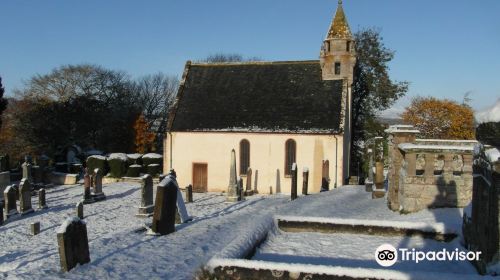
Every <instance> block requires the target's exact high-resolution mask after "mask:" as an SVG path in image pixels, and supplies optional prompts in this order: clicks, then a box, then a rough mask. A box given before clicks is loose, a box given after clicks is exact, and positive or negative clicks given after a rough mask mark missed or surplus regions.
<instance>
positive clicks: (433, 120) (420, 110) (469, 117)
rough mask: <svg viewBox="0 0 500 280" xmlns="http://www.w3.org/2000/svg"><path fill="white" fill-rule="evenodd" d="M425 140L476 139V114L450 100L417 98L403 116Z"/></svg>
mask: <svg viewBox="0 0 500 280" xmlns="http://www.w3.org/2000/svg"><path fill="white" fill-rule="evenodd" d="M402 117H403V121H404V122H405V123H408V124H412V125H414V126H415V127H416V128H417V129H418V130H420V132H421V136H422V137H424V138H435V139H474V112H473V111H472V109H471V108H470V107H469V106H468V105H467V104H459V103H457V102H455V101H452V100H448V99H443V100H440V99H437V98H434V97H426V98H424V97H416V98H414V99H413V100H412V102H411V104H410V106H408V107H407V108H406V110H405V112H404V113H403V115H402Z"/></svg>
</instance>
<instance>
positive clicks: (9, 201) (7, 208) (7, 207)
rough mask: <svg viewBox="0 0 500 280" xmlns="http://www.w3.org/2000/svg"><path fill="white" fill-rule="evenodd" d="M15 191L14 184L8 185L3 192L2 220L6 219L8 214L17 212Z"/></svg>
mask: <svg viewBox="0 0 500 280" xmlns="http://www.w3.org/2000/svg"><path fill="white" fill-rule="evenodd" d="M16 193H17V191H16V189H15V188H14V185H10V186H8V187H7V188H6V189H5V191H4V192H3V197H4V213H3V215H4V220H7V219H8V218H9V217H10V216H12V215H15V214H17V205H16Z"/></svg>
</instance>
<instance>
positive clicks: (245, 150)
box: [240, 139, 250, 175]
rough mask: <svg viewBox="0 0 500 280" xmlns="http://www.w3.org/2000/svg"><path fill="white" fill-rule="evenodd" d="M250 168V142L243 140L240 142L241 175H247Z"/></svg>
mask: <svg viewBox="0 0 500 280" xmlns="http://www.w3.org/2000/svg"><path fill="white" fill-rule="evenodd" d="M249 167H250V142H248V140H246V139H243V140H241V142H240V175H246V174H247V170H248V168H249Z"/></svg>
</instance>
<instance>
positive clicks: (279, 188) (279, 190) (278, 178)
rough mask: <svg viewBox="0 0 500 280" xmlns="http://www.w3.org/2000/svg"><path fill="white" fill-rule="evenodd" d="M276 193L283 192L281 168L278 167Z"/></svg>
mask: <svg viewBox="0 0 500 280" xmlns="http://www.w3.org/2000/svg"><path fill="white" fill-rule="evenodd" d="M276 193H281V178H280V170H279V169H276Z"/></svg>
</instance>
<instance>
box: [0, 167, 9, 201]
mask: <svg viewBox="0 0 500 280" xmlns="http://www.w3.org/2000/svg"><path fill="white" fill-rule="evenodd" d="M9 185H10V171H5V172H0V201H2V200H3V191H5V188H7V186H9Z"/></svg>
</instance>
